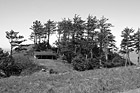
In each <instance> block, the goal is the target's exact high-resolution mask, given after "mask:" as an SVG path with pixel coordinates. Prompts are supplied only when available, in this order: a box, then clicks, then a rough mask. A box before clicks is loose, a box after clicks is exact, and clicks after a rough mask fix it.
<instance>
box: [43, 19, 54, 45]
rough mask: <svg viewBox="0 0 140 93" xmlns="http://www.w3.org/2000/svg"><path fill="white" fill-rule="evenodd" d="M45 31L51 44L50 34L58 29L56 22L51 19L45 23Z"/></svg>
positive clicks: (48, 42)
mask: <svg viewBox="0 0 140 93" xmlns="http://www.w3.org/2000/svg"><path fill="white" fill-rule="evenodd" d="M44 31H45V33H46V34H47V37H48V39H47V46H48V47H49V46H50V35H51V34H53V33H54V32H55V31H56V23H55V22H54V21H51V20H50V19H49V20H48V21H47V23H45V24H44Z"/></svg>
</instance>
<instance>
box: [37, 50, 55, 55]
mask: <svg viewBox="0 0 140 93" xmlns="http://www.w3.org/2000/svg"><path fill="white" fill-rule="evenodd" d="M34 55H51V56H56V53H54V52H53V51H41V52H34Z"/></svg>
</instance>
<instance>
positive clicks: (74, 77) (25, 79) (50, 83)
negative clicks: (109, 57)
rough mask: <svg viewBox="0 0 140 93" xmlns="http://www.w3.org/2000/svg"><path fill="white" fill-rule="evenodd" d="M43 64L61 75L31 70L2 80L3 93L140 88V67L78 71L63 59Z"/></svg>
mask: <svg viewBox="0 0 140 93" xmlns="http://www.w3.org/2000/svg"><path fill="white" fill-rule="evenodd" d="M18 56H19V55H18ZM18 58H19V57H18ZM21 59H22V57H21ZM22 61H23V60H22ZM22 61H21V62H22ZM40 61H41V60H40ZM23 62H25V60H24V61H23ZM26 62H28V61H26ZM26 62H25V63H26ZM36 62H39V61H36ZM40 63H41V64H43V65H44V66H45V67H47V68H49V67H50V68H55V70H57V71H59V73H58V74H49V73H48V72H36V71H35V70H34V69H33V70H30V69H28V70H27V73H29V72H30V71H31V72H32V71H35V72H34V73H32V74H30V75H24V76H18V77H16V76H12V77H10V78H4V79H0V93H117V92H121V91H125V90H130V89H136V88H139V87H140V79H139V78H140V68H138V67H136V66H131V67H118V68H111V69H105V68H102V69H97V70H89V71H83V72H77V71H74V70H68V68H67V67H65V65H64V64H63V63H61V62H60V60H59V61H46V60H44V61H41V62H40ZM30 67H31V66H30ZM37 68H38V67H37ZM136 68H137V69H136ZM64 72H65V73H64Z"/></svg>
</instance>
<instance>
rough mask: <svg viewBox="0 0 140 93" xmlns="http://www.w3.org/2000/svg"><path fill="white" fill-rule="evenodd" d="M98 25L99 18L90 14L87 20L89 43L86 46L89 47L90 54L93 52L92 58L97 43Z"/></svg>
mask: <svg viewBox="0 0 140 93" xmlns="http://www.w3.org/2000/svg"><path fill="white" fill-rule="evenodd" d="M97 26H98V20H97V18H96V16H95V17H93V16H91V15H89V16H88V18H87V22H86V30H85V31H86V32H85V33H86V34H87V36H86V37H87V42H88V43H87V45H86V47H88V49H89V51H90V54H91V58H93V48H94V47H96V45H97V31H96V29H97Z"/></svg>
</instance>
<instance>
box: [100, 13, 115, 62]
mask: <svg viewBox="0 0 140 93" xmlns="http://www.w3.org/2000/svg"><path fill="white" fill-rule="evenodd" d="M107 21H108V19H107V18H105V17H104V16H103V17H102V18H101V19H100V20H99V24H98V28H99V30H100V32H99V33H98V42H99V48H100V62H101V58H102V55H103V52H104V53H105V59H106V61H108V47H109V43H110V42H112V41H114V40H113V39H114V38H113V37H112V36H113V35H112V33H111V30H110V28H111V27H113V25H112V24H111V23H107ZM109 37H110V39H109ZM111 37H112V38H111Z"/></svg>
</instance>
